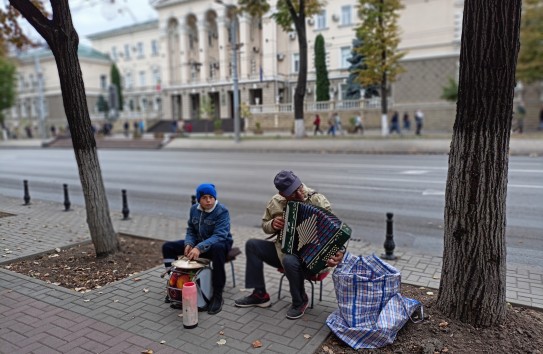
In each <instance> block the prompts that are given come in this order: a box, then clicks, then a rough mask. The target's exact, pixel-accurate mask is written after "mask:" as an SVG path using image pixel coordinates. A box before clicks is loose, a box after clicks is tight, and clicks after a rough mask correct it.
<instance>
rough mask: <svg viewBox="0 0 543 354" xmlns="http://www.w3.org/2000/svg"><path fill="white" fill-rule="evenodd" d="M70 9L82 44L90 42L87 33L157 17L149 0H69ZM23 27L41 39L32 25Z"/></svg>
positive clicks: (34, 36) (31, 34)
mask: <svg viewBox="0 0 543 354" xmlns="http://www.w3.org/2000/svg"><path fill="white" fill-rule="evenodd" d="M45 3H46V4H49V2H48V1H46V2H45ZM70 10H71V12H72V21H73V23H74V26H75V29H76V30H77V33H78V34H79V38H80V42H81V43H84V44H90V42H89V41H88V40H87V39H86V38H85V36H87V35H90V34H95V33H99V32H103V31H108V30H110V29H114V28H120V27H125V26H130V25H133V24H136V23H140V22H145V21H148V20H151V19H155V18H157V13H156V11H155V9H154V8H153V7H152V6H151V5H149V0H70ZM25 27H28V33H29V34H30V36H31V37H32V38H34V39H37V40H39V39H41V37H40V36H39V35H38V34H37V32H35V31H34V29H33V28H32V26H30V25H29V24H27V25H26V26H25Z"/></svg>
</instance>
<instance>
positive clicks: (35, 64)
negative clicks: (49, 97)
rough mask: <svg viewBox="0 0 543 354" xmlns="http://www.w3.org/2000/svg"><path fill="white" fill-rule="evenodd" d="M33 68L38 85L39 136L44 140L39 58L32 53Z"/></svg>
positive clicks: (41, 81)
mask: <svg viewBox="0 0 543 354" xmlns="http://www.w3.org/2000/svg"><path fill="white" fill-rule="evenodd" d="M34 70H35V72H36V82H37V84H38V85H37V86H38V102H37V103H38V104H37V107H36V108H37V111H38V123H39V127H40V137H41V139H42V140H45V107H44V104H43V100H44V97H43V73H42V71H41V66H40V60H39V59H38V55H37V54H35V55H34Z"/></svg>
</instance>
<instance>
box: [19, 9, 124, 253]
mask: <svg viewBox="0 0 543 354" xmlns="http://www.w3.org/2000/svg"><path fill="white" fill-rule="evenodd" d="M10 3H11V5H12V6H14V7H15V8H16V9H17V10H18V11H19V12H20V13H21V14H22V15H23V17H25V18H26V19H27V20H28V21H29V22H30V24H31V25H32V26H33V27H34V28H35V29H36V30H37V31H38V33H40V35H41V36H42V37H43V38H44V39H45V40H46V41H47V44H48V45H49V47H50V48H51V51H52V52H53V55H54V57H55V60H56V63H57V68H58V74H59V78H60V87H61V90H62V100H63V103H64V110H65V112H66V117H67V119H68V125H69V127H70V133H71V138H72V143H73V148H74V152H75V157H76V161H77V167H78V169H79V178H80V180H81V186H82V189H83V194H84V198H85V207H86V212H87V223H88V225H89V231H90V234H91V239H92V242H93V244H94V248H95V250H96V256H97V257H104V256H107V255H109V254H114V253H115V252H117V251H118V250H119V249H120V244H119V241H118V238H117V235H116V233H115V230H114V229H113V224H112V222H111V216H110V212H109V205H108V202H107V198H106V192H105V188H104V183H103V180H102V172H101V169H100V163H99V162H98V154H97V151H96V141H95V139H94V135H93V133H92V128H91V121H90V116H89V111H88V108H87V97H86V94H85V85H84V82H83V75H82V73H81V66H80V64H79V58H78V56H77V49H78V45H79V37H78V35H77V32H76V31H75V28H74V27H73V23H72V19H71V14H70V8H69V6H68V1H67V0H57V1H52V2H51V6H52V10H53V18H52V20H49V19H47V18H45V17H44V16H43V15H42V14H41V12H40V11H39V10H37V9H36V8H35V7H34V6H33V5H32V4H31V2H30V1H28V0H25V1H15V0H10Z"/></svg>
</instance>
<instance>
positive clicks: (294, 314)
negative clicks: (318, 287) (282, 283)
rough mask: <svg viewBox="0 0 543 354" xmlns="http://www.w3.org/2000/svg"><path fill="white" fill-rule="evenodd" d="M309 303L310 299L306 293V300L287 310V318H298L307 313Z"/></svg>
mask: <svg viewBox="0 0 543 354" xmlns="http://www.w3.org/2000/svg"><path fill="white" fill-rule="evenodd" d="M308 304H309V299H308V298H307V295H306V294H304V302H303V303H302V304H301V305H300V306H297V307H295V306H294V305H293V306H291V307H290V309H288V311H287V318H288V319H289V320H296V319H298V318H300V317H302V316H303V315H304V313H305V310H306V309H307V305H308Z"/></svg>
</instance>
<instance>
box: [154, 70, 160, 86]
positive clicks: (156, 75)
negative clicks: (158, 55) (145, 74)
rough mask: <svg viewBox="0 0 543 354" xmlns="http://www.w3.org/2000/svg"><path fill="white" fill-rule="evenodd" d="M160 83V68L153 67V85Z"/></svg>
mask: <svg viewBox="0 0 543 354" xmlns="http://www.w3.org/2000/svg"><path fill="white" fill-rule="evenodd" d="M158 84H160V70H159V69H158V68H153V85H158Z"/></svg>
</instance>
